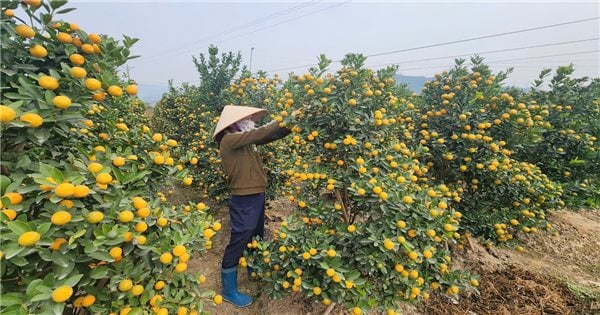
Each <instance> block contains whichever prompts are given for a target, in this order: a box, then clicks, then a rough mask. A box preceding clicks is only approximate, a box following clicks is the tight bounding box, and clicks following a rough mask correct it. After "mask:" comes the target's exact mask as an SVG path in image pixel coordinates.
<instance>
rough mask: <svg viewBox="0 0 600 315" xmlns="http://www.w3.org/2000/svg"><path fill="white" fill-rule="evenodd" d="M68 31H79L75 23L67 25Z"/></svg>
mask: <svg viewBox="0 0 600 315" xmlns="http://www.w3.org/2000/svg"><path fill="white" fill-rule="evenodd" d="M69 29H70V30H71V31H76V30H78V29H79V25H77V24H75V23H69Z"/></svg>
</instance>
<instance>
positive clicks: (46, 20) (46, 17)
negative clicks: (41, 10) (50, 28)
mask: <svg viewBox="0 0 600 315" xmlns="http://www.w3.org/2000/svg"><path fill="white" fill-rule="evenodd" d="M52 2H53V1H50V3H52ZM41 17H42V21H43V22H44V24H49V23H50V22H51V21H52V14H48V13H45V14H41Z"/></svg>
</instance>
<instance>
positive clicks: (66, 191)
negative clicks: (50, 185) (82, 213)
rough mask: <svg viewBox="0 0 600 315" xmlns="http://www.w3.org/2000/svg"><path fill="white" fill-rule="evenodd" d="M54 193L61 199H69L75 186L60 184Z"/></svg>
mask: <svg viewBox="0 0 600 315" xmlns="http://www.w3.org/2000/svg"><path fill="white" fill-rule="evenodd" d="M54 192H55V193H56V195H57V196H59V197H61V198H67V197H71V196H72V195H73V194H74V193H75V186H74V185H73V184H71V183H62V184H60V185H58V186H56V188H55V190H54Z"/></svg>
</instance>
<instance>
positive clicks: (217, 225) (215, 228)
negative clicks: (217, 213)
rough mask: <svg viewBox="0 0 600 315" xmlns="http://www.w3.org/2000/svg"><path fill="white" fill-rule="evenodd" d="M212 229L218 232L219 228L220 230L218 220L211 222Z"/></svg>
mask: <svg viewBox="0 0 600 315" xmlns="http://www.w3.org/2000/svg"><path fill="white" fill-rule="evenodd" d="M212 229H213V230H215V231H216V232H218V231H219V230H221V223H219V222H215V223H213V225H212Z"/></svg>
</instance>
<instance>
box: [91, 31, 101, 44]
mask: <svg viewBox="0 0 600 315" xmlns="http://www.w3.org/2000/svg"><path fill="white" fill-rule="evenodd" d="M88 40H89V41H90V42H91V43H93V44H100V42H102V38H101V37H100V35H98V34H96V33H91V34H88Z"/></svg>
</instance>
